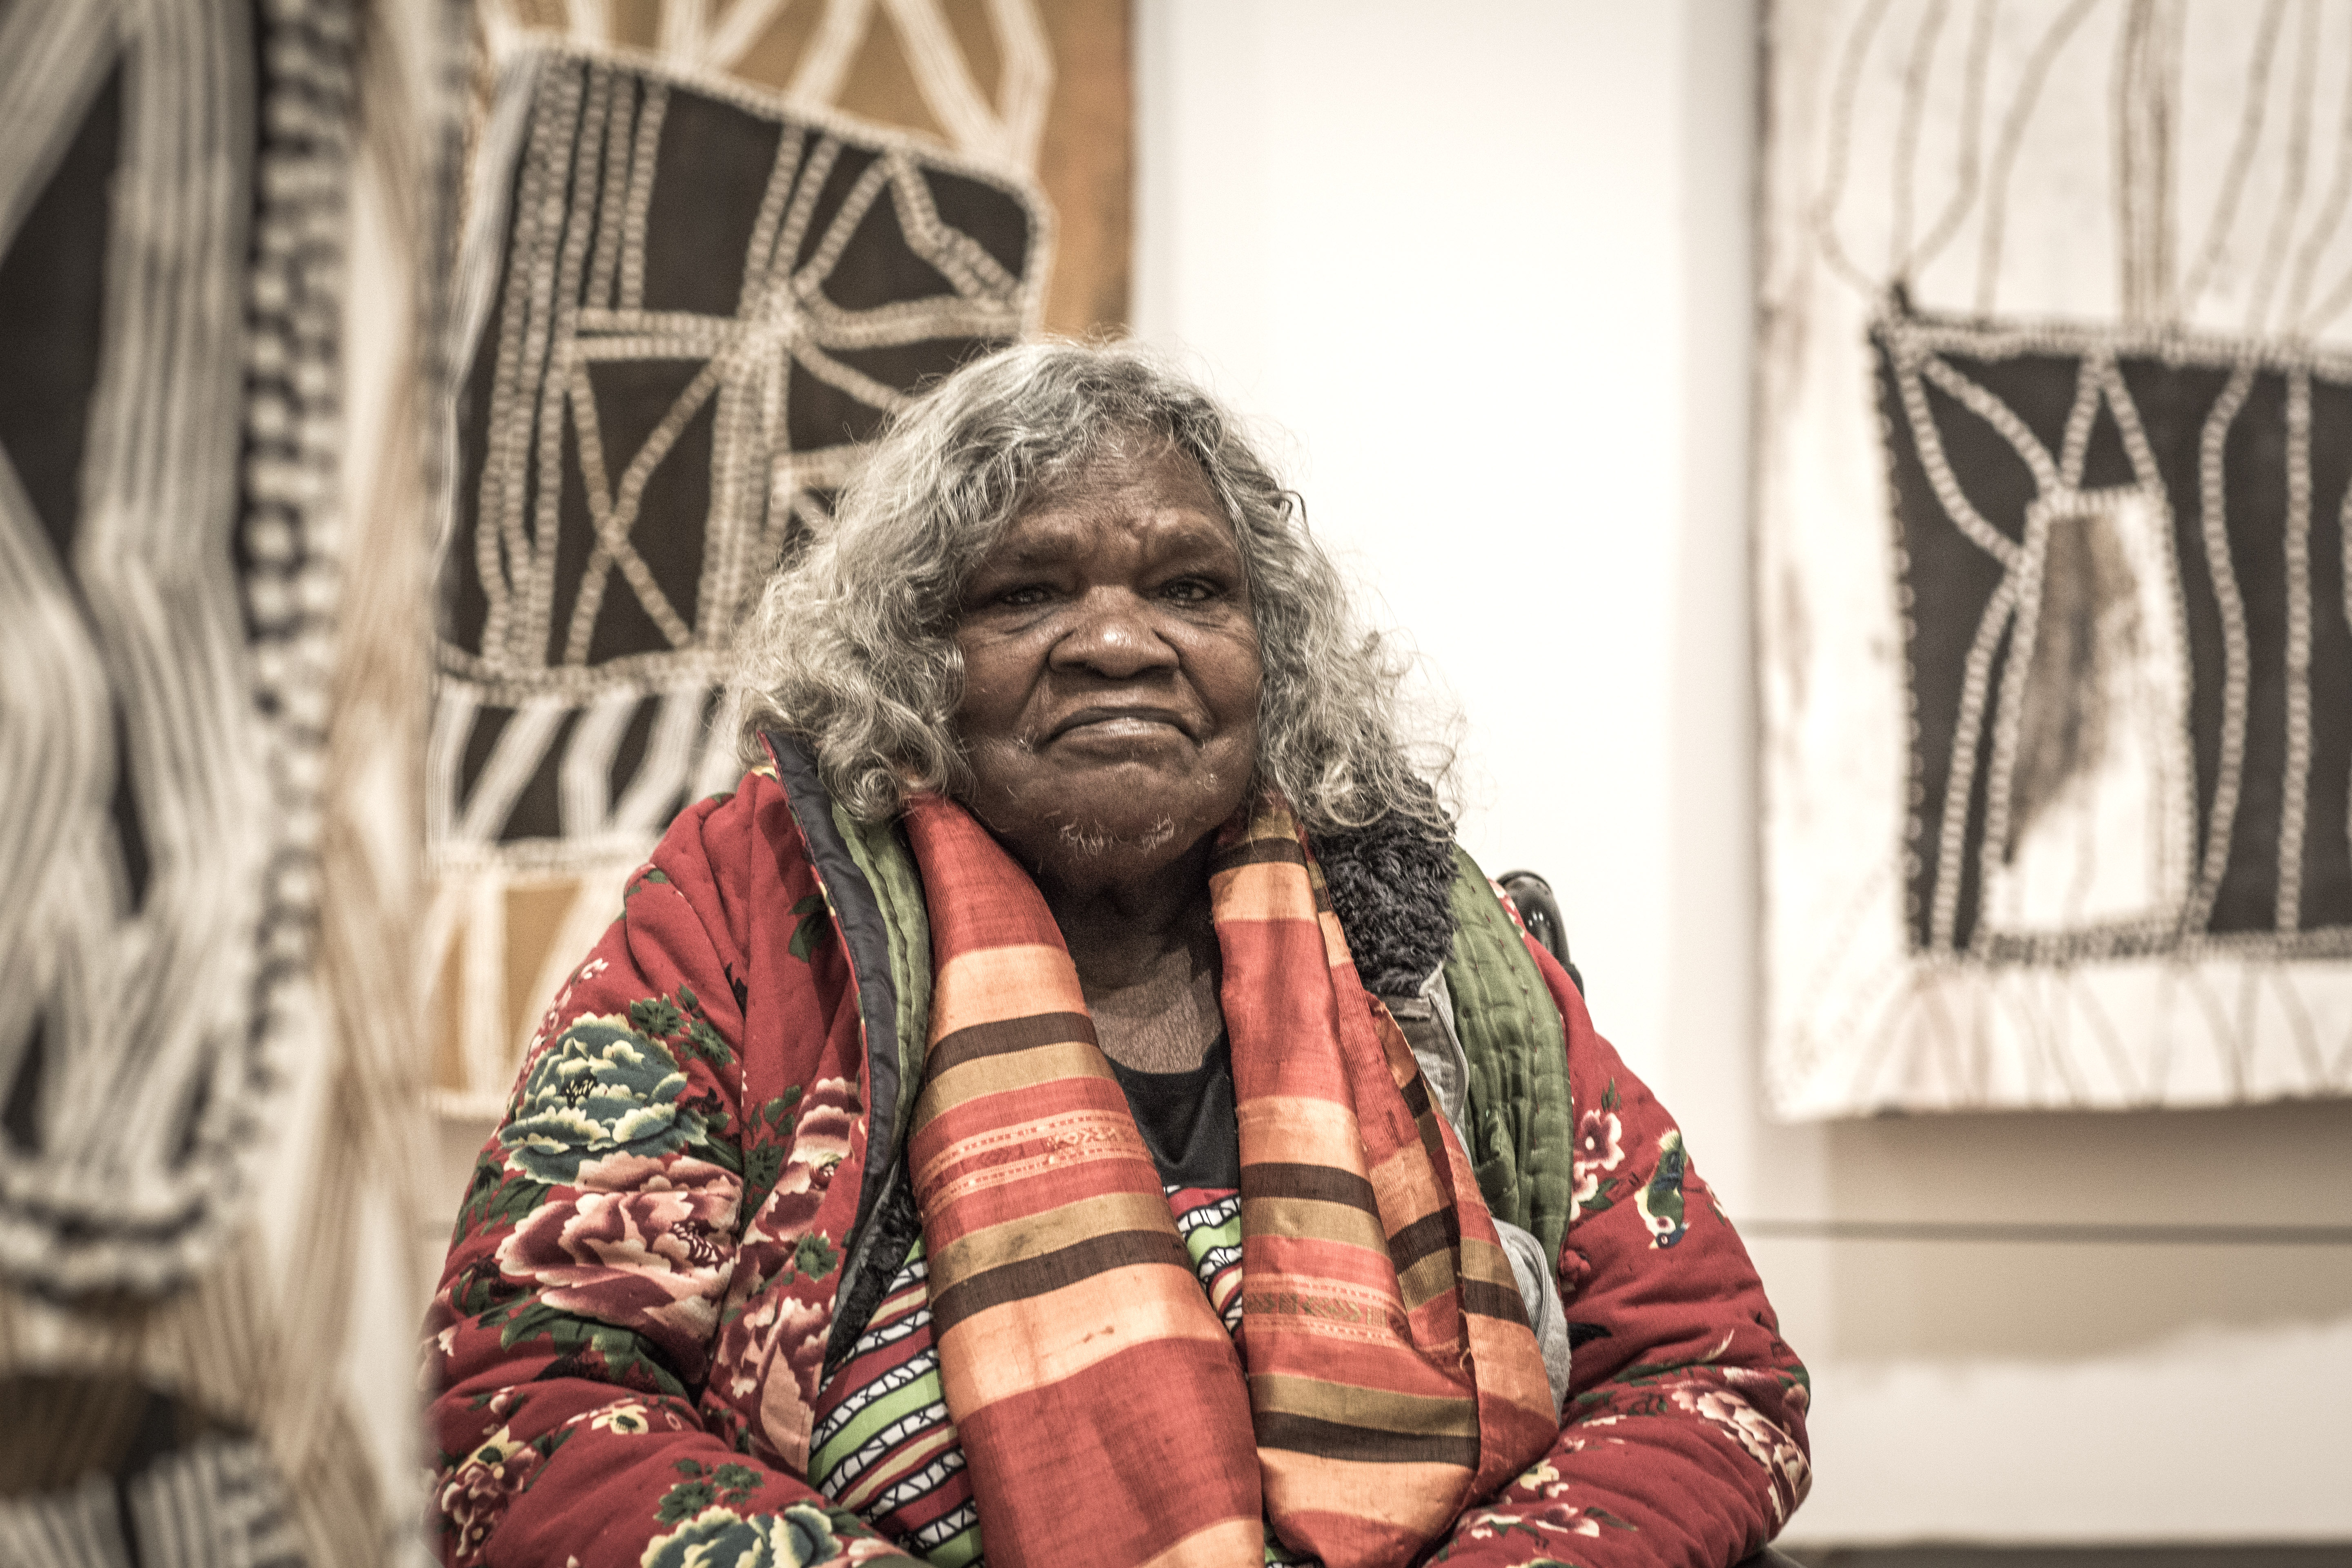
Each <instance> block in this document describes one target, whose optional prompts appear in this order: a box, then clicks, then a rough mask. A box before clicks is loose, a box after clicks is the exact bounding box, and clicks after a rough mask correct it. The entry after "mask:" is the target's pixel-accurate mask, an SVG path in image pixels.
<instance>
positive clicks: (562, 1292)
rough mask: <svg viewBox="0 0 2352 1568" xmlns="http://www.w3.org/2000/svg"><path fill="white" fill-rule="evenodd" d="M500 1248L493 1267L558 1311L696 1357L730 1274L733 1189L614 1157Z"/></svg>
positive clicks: (727, 1181)
mask: <svg viewBox="0 0 2352 1568" xmlns="http://www.w3.org/2000/svg"><path fill="white" fill-rule="evenodd" d="M741 1196H742V1189H741V1184H740V1183H739V1182H738V1181H737V1180H736V1179H735V1177H734V1176H733V1175H731V1174H730V1173H728V1172H726V1171H724V1170H721V1169H720V1168H719V1166H717V1165H713V1164H709V1163H706V1162H704V1161H701V1160H696V1159H691V1158H679V1159H675V1160H672V1161H670V1162H669V1163H667V1164H665V1163H663V1161H661V1160H659V1159H655V1158H649V1157H646V1156H644V1155H638V1154H613V1155H608V1156H606V1157H605V1158H604V1159H602V1160H596V1161H592V1162H589V1163H586V1164H583V1165H582V1166H581V1168H580V1175H579V1188H578V1190H577V1191H576V1192H575V1193H573V1194H572V1195H570V1196H568V1197H563V1198H559V1199H557V1200H555V1201H554V1202H551V1203H546V1204H542V1205H540V1206H539V1207H538V1208H536V1209H533V1210H532V1211H531V1212H530V1214H529V1215H526V1216H525V1217H524V1219H523V1222H522V1223H521V1224H520V1225H519V1226H516V1227H515V1230H514V1232H513V1234H512V1235H510V1236H509V1237H507V1238H506V1239H505V1240H504V1241H502V1242H500V1243H499V1254H498V1257H499V1268H503V1269H504V1270H505V1271H506V1272H507V1273H508V1274H509V1275H511V1276H513V1277H514V1278H516V1279H527V1280H530V1281H531V1282H532V1283H534V1284H536V1285H537V1286H539V1287H540V1289H541V1291H542V1299H543V1300H545V1301H546V1302H547V1304H548V1305H549V1306H551V1307H554V1308H556V1309H557V1310H561V1311H566V1312H576V1313H579V1314H580V1315H581V1316H583V1317H588V1318H593V1319H595V1320H596V1321H599V1322H606V1323H613V1324H616V1325H618V1326H619V1327H622V1328H626V1329H636V1330H640V1331H658V1332H660V1333H661V1336H662V1338H663V1339H664V1340H665V1341H667V1342H670V1343H672V1344H679V1343H683V1344H686V1345H690V1346H693V1347H695V1353H696V1355H697V1357H698V1355H699V1347H700V1346H701V1345H702V1344H703V1342H705V1341H707V1340H708V1339H709V1337H710V1333H711V1331H712V1330H713V1329H714V1328H716V1327H717V1326H718V1312H719V1305H718V1304H719V1298H720V1297H721V1296H722V1295H724V1294H725V1293H726V1289H727V1281H728V1279H729V1278H730V1276H731V1275H732V1274H733V1272H734V1267H735V1254H734V1247H733V1229H734V1224H735V1212H736V1205H738V1204H739V1203H740V1201H741Z"/></svg>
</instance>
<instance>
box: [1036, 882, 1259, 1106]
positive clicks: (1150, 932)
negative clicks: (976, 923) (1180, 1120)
mask: <svg viewBox="0 0 2352 1568" xmlns="http://www.w3.org/2000/svg"><path fill="white" fill-rule="evenodd" d="M1207 848H1208V847H1207V845H1206V844H1205V843H1203V844H1202V845H1201V846H1199V847H1198V852H1197V853H1188V854H1186V855H1185V856H1183V857H1182V858H1180V859H1179V860H1178V861H1177V862H1175V863H1174V864H1172V865H1171V866H1169V867H1167V868H1163V869H1162V870H1161V871H1160V872H1159V873H1157V874H1155V875H1154V876H1152V877H1150V878H1149V879H1144V880H1143V881H1141V882H1129V883H1122V884H1117V885H1109V886H1103V887H1097V888H1089V889H1074V888H1072V887H1070V886H1068V885H1067V884H1066V883H1059V882H1056V881H1054V880H1052V879H1046V878H1041V879H1039V889H1040V890H1041V891H1042V892H1043V893H1044V894H1045V905H1046V908H1047V909H1048V910H1051V911H1052V912H1053V916H1054V922H1055V924H1056V925H1057V926H1059V927H1060V928H1061V931H1062V940H1063V942H1065V943H1066V945H1067V946H1068V948H1069V950H1070V961H1071V963H1074V964H1076V966H1077V971H1078V984H1079V986H1080V988H1081V989H1082V990H1084V992H1085V993H1086V998H1087V1010H1088V1011H1089V1012H1091V1013H1092V1014H1093V1015H1094V1021H1095V1035H1096V1037H1097V1039H1098V1040H1099V1041H1100V1042H1101V1044H1102V1048H1103V1052H1104V1054H1105V1055H1107V1056H1108V1057H1109V1058H1111V1059H1112V1060H1113V1061H1116V1062H1118V1064H1119V1065H1120V1066H1122V1067H1129V1068H1137V1069H1138V1070H1140V1071H1143V1072H1181V1071H1184V1070H1186V1069H1187V1068H1194V1067H1198V1066H1199V1065H1200V1064H1201V1060H1202V1057H1203V1056H1204V1055H1205V1054H1206V1053H1207V1051H1208V1048H1209V1047H1210V1046H1212V1045H1213V1044H1214V1043H1215V1041H1216V1038H1217V1035H1218V1033H1219V1031H1220V1030H1221V1029H1222V1028H1223V1012H1222V1011H1221V1009H1220V1008H1219V1006H1218V1005H1217V984H1218V978H1219V975H1220V973H1221V965H1220V963H1219V962H1218V952H1217V933H1216V928H1215V925H1214V923H1213V921H1212V919H1211V916H1210V903H1209V884H1208V874H1207V873H1208V864H1207Z"/></svg>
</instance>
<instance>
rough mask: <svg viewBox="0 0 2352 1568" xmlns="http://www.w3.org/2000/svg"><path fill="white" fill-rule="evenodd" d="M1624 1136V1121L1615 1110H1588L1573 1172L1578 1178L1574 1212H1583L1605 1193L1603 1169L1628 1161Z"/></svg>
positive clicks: (1580, 1123) (1579, 1130)
mask: <svg viewBox="0 0 2352 1568" xmlns="http://www.w3.org/2000/svg"><path fill="white" fill-rule="evenodd" d="M1623 1138H1624V1124H1623V1123H1622V1122H1621V1121H1618V1120H1617V1116H1616V1113H1615V1112H1614V1111H1608V1110H1588V1111H1586V1112H1585V1113H1584V1114H1583V1116H1582V1117H1580V1119H1579V1120H1578V1121H1577V1124H1576V1156H1575V1166H1574V1168H1573V1171H1572V1174H1573V1175H1574V1177H1575V1179H1576V1191H1575V1193H1574V1194H1572V1197H1571V1212H1574V1213H1581V1212H1582V1210H1583V1208H1584V1206H1585V1205H1588V1204H1591V1202H1592V1201H1593V1200H1594V1199H1596V1198H1598V1197H1600V1196H1601V1173H1603V1172H1605V1171H1613V1170H1615V1169H1616V1168H1617V1167H1618V1165H1619V1164H1621V1163H1623V1161H1624V1158H1625V1144H1624V1141H1623ZM1601 1206H1603V1207H1606V1206H1607V1205H1601Z"/></svg>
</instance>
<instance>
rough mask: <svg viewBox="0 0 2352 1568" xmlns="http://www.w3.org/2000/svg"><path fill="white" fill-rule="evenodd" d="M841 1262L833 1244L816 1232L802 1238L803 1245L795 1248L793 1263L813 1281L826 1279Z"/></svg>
mask: <svg viewBox="0 0 2352 1568" xmlns="http://www.w3.org/2000/svg"><path fill="white" fill-rule="evenodd" d="M840 1261H841V1254H840V1253H839V1252H838V1251H837V1250H835V1247H834V1245H833V1243H831V1242H829V1241H827V1240H826V1239H825V1238H824V1237H823V1236H822V1235H820V1234H819V1233H817V1232H815V1231H811V1232H809V1234H808V1235H806V1236H804V1237H801V1244H800V1245H799V1246H798V1247H794V1248H793V1263H794V1264H795V1265H797V1266H798V1267H799V1268H800V1271H801V1272H802V1273H803V1274H805V1275H807V1276H808V1277H809V1278H810V1279H824V1277H825V1276H826V1275H828V1274H830V1273H832V1272H833V1268H834V1265H835V1264H836V1263H839V1262H840Z"/></svg>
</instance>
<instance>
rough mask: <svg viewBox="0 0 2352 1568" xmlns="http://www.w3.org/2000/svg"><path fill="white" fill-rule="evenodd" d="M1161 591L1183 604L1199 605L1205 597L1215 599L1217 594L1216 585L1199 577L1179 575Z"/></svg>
mask: <svg viewBox="0 0 2352 1568" xmlns="http://www.w3.org/2000/svg"><path fill="white" fill-rule="evenodd" d="M1160 592H1161V593H1162V594H1164V595H1167V596H1168V597H1169V598H1171V599H1173V600H1175V601H1176V602H1177V603H1179V604H1182V605H1197V604H1199V603H1201V601H1202V600H1203V599H1213V598H1215V597H1216V596H1217V590H1216V585H1215V584H1211V583H1203V582H1202V581H1201V579H1200V578H1198V577H1179V578H1178V579H1176V581H1174V582H1173V583H1171V584H1168V586H1167V587H1165V588H1163V589H1161V590H1160Z"/></svg>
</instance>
